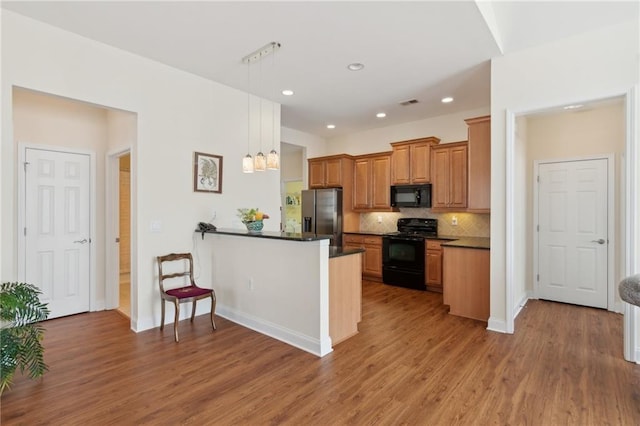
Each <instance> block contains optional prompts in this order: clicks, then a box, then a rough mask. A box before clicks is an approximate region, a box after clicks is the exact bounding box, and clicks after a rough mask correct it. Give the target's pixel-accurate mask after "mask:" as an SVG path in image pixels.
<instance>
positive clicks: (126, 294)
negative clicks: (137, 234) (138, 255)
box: [117, 153, 131, 318]
mask: <svg viewBox="0 0 640 426" xmlns="http://www.w3.org/2000/svg"><path fill="white" fill-rule="evenodd" d="M118 172H119V173H118V237H117V242H118V259H119V262H118V264H119V271H118V276H119V286H118V311H119V312H120V313H122V314H123V315H125V316H126V317H128V318H131V155H130V154H129V153H126V154H124V155H122V156H121V157H120V158H119V159H118Z"/></svg>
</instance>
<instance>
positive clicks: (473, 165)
mask: <svg viewBox="0 0 640 426" xmlns="http://www.w3.org/2000/svg"><path fill="white" fill-rule="evenodd" d="M465 122H466V123H467V125H468V126H469V128H468V136H469V141H468V143H469V177H468V179H469V183H468V189H469V197H468V201H467V211H469V212H474V213H489V212H491V116H484V117H476V118H470V119H467V120H465Z"/></svg>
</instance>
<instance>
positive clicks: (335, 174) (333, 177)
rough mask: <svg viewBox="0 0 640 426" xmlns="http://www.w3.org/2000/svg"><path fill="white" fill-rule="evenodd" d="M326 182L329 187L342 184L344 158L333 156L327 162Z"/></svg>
mask: <svg viewBox="0 0 640 426" xmlns="http://www.w3.org/2000/svg"><path fill="white" fill-rule="evenodd" d="M326 183H327V186H328V187H329V188H337V187H341V186H342V159H341V158H332V159H329V160H327V162H326Z"/></svg>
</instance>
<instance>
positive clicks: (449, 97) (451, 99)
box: [441, 96, 453, 104]
mask: <svg viewBox="0 0 640 426" xmlns="http://www.w3.org/2000/svg"><path fill="white" fill-rule="evenodd" d="M441 102H442V103H443V104H448V103H449V102H453V98H452V97H451V96H447V97H446V98H442V100H441Z"/></svg>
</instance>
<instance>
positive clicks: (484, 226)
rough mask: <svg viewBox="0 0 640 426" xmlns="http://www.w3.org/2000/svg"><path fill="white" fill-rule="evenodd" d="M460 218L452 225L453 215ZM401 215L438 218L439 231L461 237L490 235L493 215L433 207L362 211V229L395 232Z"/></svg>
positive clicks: (441, 233) (442, 233)
mask: <svg viewBox="0 0 640 426" xmlns="http://www.w3.org/2000/svg"><path fill="white" fill-rule="evenodd" d="M454 216H455V217H456V218H457V219H458V224H457V225H452V220H453V217H454ZM401 217H424V218H433V219H438V233H439V234H440V235H452V236H460V237H487V238H488V237H489V236H490V234H491V232H490V223H491V215H490V214H476V213H432V212H431V209H414V208H407V209H400V212H399V213H382V212H380V213H378V212H376V213H362V214H361V215H360V230H361V231H366V232H382V233H387V232H395V231H397V229H396V222H397V221H398V219H399V218H401Z"/></svg>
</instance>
